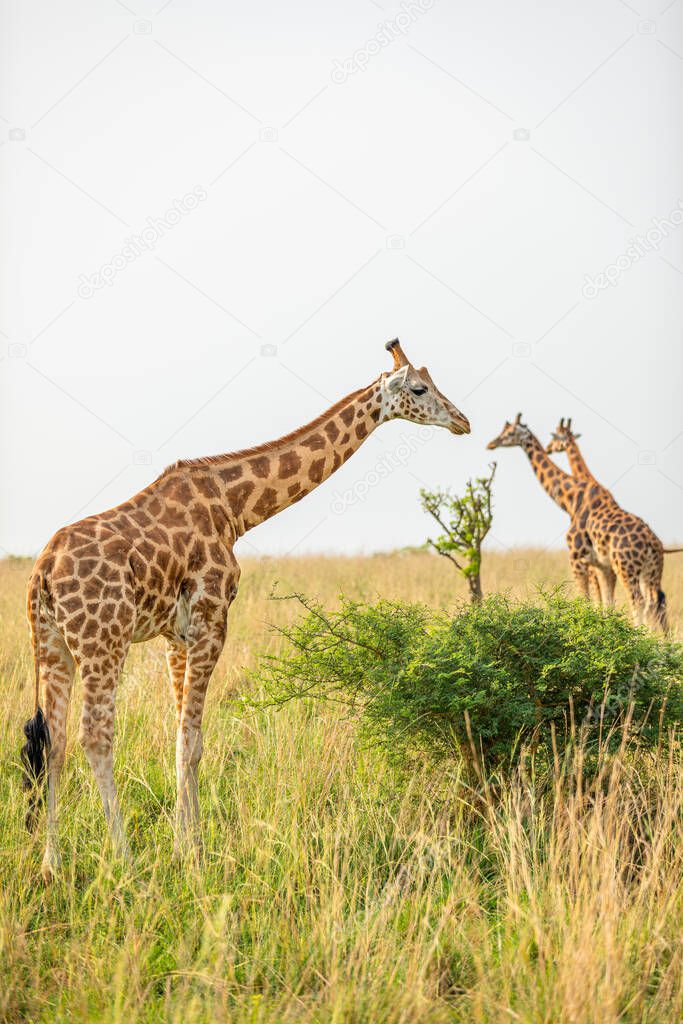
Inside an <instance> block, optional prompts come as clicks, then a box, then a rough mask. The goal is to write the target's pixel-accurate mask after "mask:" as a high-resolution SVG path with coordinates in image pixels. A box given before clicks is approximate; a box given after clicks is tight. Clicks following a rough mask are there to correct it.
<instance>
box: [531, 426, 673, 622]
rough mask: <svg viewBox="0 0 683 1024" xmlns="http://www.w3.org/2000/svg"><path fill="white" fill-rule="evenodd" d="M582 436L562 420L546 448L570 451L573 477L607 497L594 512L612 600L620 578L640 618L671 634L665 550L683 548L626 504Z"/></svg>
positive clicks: (597, 549) (596, 545)
mask: <svg viewBox="0 0 683 1024" xmlns="http://www.w3.org/2000/svg"><path fill="white" fill-rule="evenodd" d="M580 436H581V435H580V434H576V433H574V431H573V430H572V421H571V419H568V420H566V422H565V420H564V419H561V420H560V422H559V424H558V425H557V428H556V429H555V430H554V431H553V434H552V437H551V439H550V442H549V444H548V446H547V448H546V451H548V452H566V453H567V458H568V460H569V466H570V469H571V471H572V475H573V477H574V478H575V479H576V480H581V481H584V482H586V483H587V484H588V486H589V490H588V500H589V502H590V500H591V496H592V495H593V494H595V493H596V488H597V489H599V493H601V494H602V495H603V496H604V497H605V498H606V500H605V502H604V504H602V505H601V507H600V509H599V511H598V512H597V513H596V514H595V515H594V516H593V517H591V527H590V533H591V540H592V543H593V550H594V553H595V554H594V557H595V561H596V564H597V565H598V567H599V570H600V573H601V575H602V577H603V579H604V580H606V582H607V597H608V602H609V603H612V602H613V601H614V587H615V585H616V580H617V577H619V579H620V580H621V582H622V584H623V586H624V589H625V590H626V594H627V597H628V599H629V604H630V606H631V611H632V614H633V617H634V620H635V621H636V622H646V623H648V624H649V625H650V626H655V627H656V626H658V627H659V628H661V629H662V630H663V631H664V632H665V633H666V632H668V624H667V614H666V595H665V594H664V591H663V590H662V586H661V583H662V571H663V568H664V555H665V554H673V553H674V552H677V551H681V550H683V549H681V548H665V547H664V546H663V545H662V542H661V541H660V539H659V537H658V536H657V535H656V534H655V533H654V531H653V530H651V529H650V527H649V526H648V525H647V523H645V522H644V521H643V520H642V519H641V518H640V517H639V516H636V515H633V514H632V513H631V512H626V511H625V510H624V509H622V508H621V506H620V505H619V504H618V503H617V501H616V500H615V498H614V497H613V495H612V494H611V492H610V491H608V490H607V488H605V487H602V486H601V485H600V484H599V483H598V481H597V480H596V479H595V477H594V476H593V474H592V473H591V471H590V470H589V468H588V466H587V464H586V461H585V459H584V457H583V455H582V454H581V450H580V448H579V446H578V444H577V443H576V439H577V438H578V437H580Z"/></svg>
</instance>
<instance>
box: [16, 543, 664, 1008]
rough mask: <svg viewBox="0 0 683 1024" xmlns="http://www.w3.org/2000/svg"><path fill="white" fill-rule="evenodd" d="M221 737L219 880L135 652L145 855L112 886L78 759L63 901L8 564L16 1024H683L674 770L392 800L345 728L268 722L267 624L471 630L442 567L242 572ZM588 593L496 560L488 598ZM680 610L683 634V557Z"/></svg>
mask: <svg viewBox="0 0 683 1024" xmlns="http://www.w3.org/2000/svg"><path fill="white" fill-rule="evenodd" d="M242 566H243V573H242V581H241V585H240V593H239V596H238V599H237V601H236V602H235V604H234V605H233V608H232V610H231V615H230V628H229V638H228V642H227V645H226V648H225V651H224V654H223V656H222V658H221V661H220V663H219V666H218V668H217V670H216V672H215V674H214V677H213V680H212V684H211V688H210V690H209V696H208V700H207V707H206V713H205V730H204V756H203V760H202V766H201V782H200V792H201V803H202V815H203V833H204V855H203V859H202V862H201V864H200V866H199V867H198V868H194V867H187V868H181V867H178V866H176V865H174V864H172V863H171V859H170V854H171V847H172V813H173V806H174V731H175V730H174V727H175V722H174V713H173V710H172V706H171V705H172V702H171V699H170V693H169V688H168V683H167V679H166V672H165V664H164V655H163V647H162V646H161V645H160V644H158V643H156V642H155V643H151V644H146V645H140V646H138V647H136V648H134V649H133V651H132V652H131V655H130V657H129V660H128V663H127V665H126V669H125V673H124V677H123V679H122V682H121V685H120V689H119V695H118V717H117V744H116V777H117V781H118V784H119V787H120V793H121V797H122V803H123V807H124V811H125V813H126V815H127V818H128V830H129V834H130V837H131V843H132V847H133V851H134V859H133V863H132V865H131V866H122V865H120V864H118V863H112V861H111V858H110V855H109V850H108V845H107V840H106V831H105V825H104V818H103V814H102V810H101V806H100V801H99V796H98V794H97V792H96V787H95V784H94V781H93V779H92V776H91V774H90V772H89V769H88V768H87V765H86V763H85V759H84V756H83V753H82V751H81V749H80V747H79V745H78V742H77V739H76V735H77V720H78V713H79V710H80V699H79V684H78V682H77V683H76V689H75V699H74V701H73V703H72V721H71V728H70V737H69V748H68V753H67V764H66V768H65V771H64V776H63V784H62V790H61V831H62V852H63V856H64V866H63V875H62V878H61V879H60V880H59V881H57V882H56V883H54V884H53V885H52V886H50V887H47V888H46V887H45V886H44V884H43V882H42V880H41V878H40V860H41V857H42V842H43V835H42V829H41V830H40V831H39V833H38V835H37V836H36V837H35V838H31V837H29V836H28V834H27V833H26V832H25V829H24V813H25V797H24V794H23V792H22V790H21V785H20V776H19V768H18V752H19V748H20V745H21V726H22V723H23V722H24V720H25V719H26V718H27V717H28V715H29V713H30V711H31V707H32V700H33V684H32V679H31V665H30V648H29V643H28V636H27V629H26V624H25V619H24V587H25V583H26V579H27V577H28V574H29V571H30V562H28V561H23V560H14V559H12V560H5V561H3V562H2V563H0V631H1V632H0V635H1V637H2V645H1V651H0V658H1V670H2V682H1V685H2V700H1V701H0V858H1V860H0V885H1V891H0V1020H1V1021H3V1022H9V1021H11V1022H15V1021H24V1020H28V1021H32V1022H48V1021H95V1022H97V1021H102V1022H104V1021H106V1022H114V1021H116V1022H121V1024H138V1022H152V1021H155V1022H156V1021H160V1020H163V1021H172V1022H176V1024H181V1022H182V1024H195V1022H204V1021H206V1022H209V1021H231V1022H232V1021H234V1022H244V1024H246V1022H250V1024H257V1022H264V1024H265V1022H268V1024H275V1022H287V1021H297V1022H298V1021H301V1022H311V1024H312V1022H321V1024H322V1022H328V1021H329V1022H332V1021H334V1022H342V1021H344V1022H345V1021H353V1022H373V1024H374V1022H397V1021H405V1022H417V1021H419V1022H427V1024H431V1022H434V1024H441V1022H447V1021H448V1022H463V1024H464V1022H470V1021H471V1022H482V1024H483V1022H494V1021H495V1022H497V1021H523V1022H534V1024H536V1022H539V1024H540V1022H548V1024H565V1022H567V1024H584V1022H585V1024H588V1022H591V1024H598V1022H599V1024H616V1022H643V1024H644V1022H648V1024H655V1022H657V1024H665V1022H666V1024H669V1022H673V1021H679V1020H681V1019H683V884H682V883H683V817H682V809H683V770H682V768H681V762H680V759H679V757H678V755H677V752H676V750H673V751H671V750H669V751H668V752H666V751H665V750H664V749H662V750H661V751H654V752H652V753H650V754H648V755H647V756H635V755H632V754H631V752H630V751H629V750H628V749H625V750H624V751H622V755H621V756H620V757H617V758H616V759H614V760H611V761H610V762H609V763H605V765H604V766H603V771H602V775H601V777H600V779H599V782H598V784H597V785H593V786H592V787H591V786H589V785H588V784H587V783H586V781H585V780H583V779H582V778H581V774H580V770H579V769H572V770H568V771H564V770H563V766H562V765H558V767H557V770H556V772H555V777H554V778H553V777H551V778H550V779H548V778H547V777H546V778H545V779H543V780H541V779H540V778H536V777H535V775H534V773H533V771H531V772H524V773H518V774H515V775H513V776H512V777H511V778H508V779H507V781H500V782H499V783H498V784H497V785H496V786H495V787H493V789H487V790H485V791H482V790H481V789H477V788H476V787H474V786H473V785H472V784H471V782H470V783H468V781H467V779H466V777H465V775H464V774H462V773H461V772H460V770H459V768H458V765H457V764H454V766H453V769H452V771H450V772H448V773H446V774H444V773H443V771H441V772H440V773H439V774H435V773H434V772H433V771H430V770H429V769H427V768H426V767H425V770H424V771H419V770H418V771H417V772H416V773H415V774H414V775H413V777H412V778H410V779H408V780H406V779H405V778H400V779H399V778H397V776H396V774H395V771H394V769H393V768H392V766H391V765H390V764H389V763H388V762H387V760H386V758H384V757H383V756H382V755H381V753H380V752H379V751H378V750H377V749H375V748H372V747H369V746H368V745H367V744H364V743H363V742H362V741H361V739H360V737H359V733H358V729H357V725H356V722H355V721H354V719H353V718H352V717H351V716H350V715H349V713H348V712H347V711H346V710H345V709H344V708H337V707H335V706H334V704H333V703H326V704H313V703H311V702H303V701H293V702H290V703H288V704H286V705H285V706H283V707H282V708H281V709H274V708H270V709H256V708H254V707H253V706H251V705H250V704H249V703H248V701H245V700H243V699H242V698H244V697H254V696H256V697H258V695H259V683H258V678H254V677H252V676H250V675H249V670H251V669H254V668H255V667H256V666H257V659H258V655H259V653H260V652H263V651H264V650H267V651H271V652H272V651H275V650H277V647H278V644H279V643H280V640H279V639H278V637H277V636H276V635H274V634H273V633H272V632H271V631H270V630H269V623H279V624H283V623H285V622H287V621H289V620H290V619H291V617H292V616H293V615H294V614H296V612H297V608H296V606H295V604H294V603H293V602H288V601H270V600H269V595H270V593H271V590H272V587H273V584H274V583H275V582H276V581H279V585H278V590H279V592H280V593H283V594H284V593H287V592H291V591H303V592H304V593H306V594H308V595H310V596H312V597H316V598H319V599H320V600H321V601H322V602H323V603H324V604H328V605H329V604H333V603H334V601H335V600H336V598H337V595H338V594H339V593H340V592H343V593H345V594H347V595H349V596H351V597H359V598H363V599H368V600H374V599H375V598H377V597H378V596H382V597H386V598H391V599H400V600H407V601H421V602H424V603H426V604H429V605H433V606H437V607H439V606H450V605H452V604H453V603H454V602H456V601H458V600H460V599H462V598H464V596H465V586H464V583H463V582H462V581H461V580H460V579H459V578H458V577H457V575H456V573H455V572H454V570H453V568H452V567H451V566H450V565H449V564H448V563H447V562H445V561H444V560H442V559H439V558H438V557H437V556H435V555H428V554H426V553H423V552H406V553H397V554H394V555H377V556H373V557H364V558H361V557H358V558H337V557H334V558H332V557H330V558H323V557H315V558H314V557H310V558H303V557H302V558H288V559H275V558H273V559H264V560H254V559H243V560H242ZM566 578H567V560H566V556H565V554H564V553H560V552H558V553H541V552H534V551H521V550H518V551H514V552H509V553H506V554H489V555H487V556H486V559H485V561H484V569H483V584H484V589H485V590H486V591H488V592H491V591H494V590H501V591H509V592H510V593H511V594H513V595H517V596H526V595H528V594H529V593H533V592H534V590H535V588H537V587H539V586H555V585H557V584H559V583H561V582H562V581H565V580H566ZM664 586H665V589H666V591H667V594H668V598H669V611H670V617H671V620H672V624H673V628H674V634H675V635H677V636H679V637H680V636H681V633H682V632H683V556H678V560H677V558H676V556H670V557H669V558H668V559H667V569H666V575H665V581H664Z"/></svg>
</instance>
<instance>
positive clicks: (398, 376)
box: [384, 366, 409, 395]
mask: <svg viewBox="0 0 683 1024" xmlns="http://www.w3.org/2000/svg"><path fill="white" fill-rule="evenodd" d="M408 369H409V367H407V366H402V367H401V369H400V370H396V372H395V373H392V374H390V375H389V376H388V377H387V379H386V380H385V382H384V386H385V388H386V389H387V391H388V392H389V393H390V394H392V395H395V394H396V392H397V391H400V390H401V388H402V387H403V385H404V384H405V382H406V378H407V376H408Z"/></svg>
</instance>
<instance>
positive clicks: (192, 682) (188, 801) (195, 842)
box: [174, 608, 227, 859]
mask: <svg viewBox="0 0 683 1024" xmlns="http://www.w3.org/2000/svg"><path fill="white" fill-rule="evenodd" d="M226 616H227V608H225V609H223V610H222V611H221V613H220V614H216V615H214V616H212V617H211V618H210V619H207V618H206V617H202V618H201V619H200V618H199V617H197V620H195V622H194V623H193V625H192V628H191V630H190V642H189V644H188V649H187V665H186V670H185V674H184V685H183V691H182V704H181V708H180V714H179V718H178V733H177V738H176V782H177V804H176V831H175V843H174V858H176V859H179V858H181V857H183V856H184V855H190V856H193V857H197V856H198V854H199V848H200V831H199V794H198V781H197V780H198V769H199V762H200V760H201V756H202V715H203V712H204V700H205V697H206V690H207V687H208V685H209V679H210V678H211V673H212V672H213V669H214V667H215V665H216V662H217V661H218V657H219V655H220V653H221V650H222V649H223V643H224V642H225V634H226Z"/></svg>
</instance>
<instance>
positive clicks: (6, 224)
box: [0, 0, 683, 554]
mask: <svg viewBox="0 0 683 1024" xmlns="http://www.w3.org/2000/svg"><path fill="white" fill-rule="evenodd" d="M0 10H1V12H2V25H3V33H2V36H1V41H0V68H1V69H2V70H1V71H0V88H1V91H2V101H1V103H0V141H1V142H2V145H1V146H0V176H1V181H2V192H1V196H0V225H1V227H0V232H1V234H0V245H1V247H2V254H3V259H2V266H1V270H0V273H1V275H2V295H3V302H2V308H1V310H0V331H1V332H2V334H1V336H0V342H1V346H0V356H1V357H2V361H1V362H0V373H1V374H2V380H3V384H2V388H3V394H2V409H3V417H2V433H3V437H2V449H1V451H2V479H3V488H2V491H3V500H2V510H1V531H0V545H2V548H3V550H4V552H11V553H21V554H31V553H35V552H37V551H38V550H39V549H40V548H41V547H42V546H43V544H44V543H45V542H46V541H47V540H48V539H49V538H50V536H51V535H52V534H53V533H54V531H55V530H57V529H58V528H59V527H60V526H62V525H64V524H65V523H67V522H70V521H74V520H75V519H78V518H81V517H82V516H84V515H87V514H90V513H93V512H97V511H100V510H102V509H105V508H108V507H110V506H112V505H114V504H117V503H118V502H120V501H123V500H125V499H126V498H127V497H129V496H130V495H132V494H133V493H135V492H136V491H137V490H139V489H140V488H142V487H143V486H145V485H146V484H147V483H149V482H150V480H151V479H153V478H154V477H155V476H156V475H157V474H158V473H159V472H161V470H162V469H163V468H164V466H166V465H167V464H168V463H170V462H173V461H175V460H176V459H177V458H181V457H193V456H199V455H208V454H212V453H215V452H220V451H231V450H235V449H238V448H241V447H245V446H248V445H253V444H256V443H259V442H261V441H265V440H268V439H273V438H276V437H278V436H280V435H281V434H283V433H285V432H288V431H290V430H292V429H294V428H295V427H297V426H299V425H302V424H304V423H305V422H307V421H308V420H310V419H312V418H313V417H315V416H316V415H318V414H319V413H320V412H322V411H323V409H324V408H325V407H326V406H328V405H330V404H332V403H333V402H335V401H336V400H337V399H339V398H340V397H341V396H342V395H344V394H346V393H347V392H349V391H352V390H354V389H355V388H357V387H360V386H363V385H365V384H367V383H369V382H370V381H371V380H373V379H374V378H375V377H376V376H377V375H378V374H379V373H380V372H381V371H383V370H385V369H388V368H389V366H390V360H389V357H388V355H387V353H385V351H384V347H383V346H384V342H385V341H386V340H387V339H389V338H393V337H394V336H396V335H398V336H399V337H400V338H401V341H402V343H403V345H404V348H405V350H406V353H407V354H408V356H409V358H410V359H411V360H413V361H414V362H415V364H416V365H418V366H420V365H422V364H426V365H427V366H428V367H429V369H430V372H431V374H432V376H433V378H434V380H435V382H436V383H437V385H438V386H439V388H440V389H441V390H442V391H443V392H444V393H445V394H446V395H447V396H448V397H449V398H450V399H451V400H452V401H453V402H454V403H455V404H456V405H458V406H459V407H460V408H461V409H462V410H463V411H464V412H465V413H466V414H467V415H468V416H469V418H470V420H471V423H472V427H473V431H472V435H471V436H470V437H454V436H452V435H450V434H448V433H447V432H445V431H433V432H427V434H425V432H424V431H421V430H420V428H418V427H416V426H414V425H412V424H407V423H401V422H396V423H392V424H387V425H384V426H382V427H380V428H379V429H378V430H377V431H376V433H375V434H374V435H373V436H372V437H371V438H370V439H369V441H368V442H367V443H366V444H365V445H364V447H363V448H362V449H361V450H360V451H359V452H358V453H357V454H356V455H355V456H354V457H353V458H352V459H351V461H350V462H349V463H347V464H346V465H345V466H344V467H343V468H342V469H340V470H339V471H338V472H337V473H336V474H335V475H334V476H333V477H332V478H331V479H330V480H329V481H327V482H326V483H325V484H324V485H323V486H322V487H320V488H319V489H318V490H317V491H316V492H314V493H313V494H311V495H310V496H308V497H307V498H306V500H305V501H303V502H301V503H300V504H298V505H296V506H294V507H293V508H291V509H289V510H287V511H286V512H284V513H282V514H281V515H279V516H277V517H275V518H274V519H273V520H271V521H270V522H268V523H266V524H264V525H262V526H260V527H258V528H257V529H256V530H254V531H252V532H251V533H250V534H248V535H247V537H246V538H245V539H244V540H243V541H242V542H240V545H241V550H242V551H243V552H250V553H253V552H255V551H257V552H263V553H276V552H277V553H280V552H288V551H295V552H297V553H303V552H307V551H341V552H357V551H367V552H370V551H374V550H381V549H387V548H393V547H398V546H402V545H408V544H420V543H422V542H423V541H424V539H425V537H426V536H427V534H428V533H429V529H430V525H429V522H428V519H427V517H426V516H425V515H424V513H422V511H421V510H420V507H419V501H418V491H419V488H420V487H421V486H429V487H432V486H442V487H445V486H451V487H453V488H454V489H456V490H457V489H459V488H461V487H462V486H463V484H464V482H465V481H466V480H467V478H468V476H470V475H473V474H479V473H481V472H484V471H485V470H486V467H487V465H488V462H489V460H490V456H491V453H489V452H487V451H486V450H485V445H486V442H487V441H488V440H489V439H490V438H491V437H492V436H493V435H494V434H496V433H498V431H499V430H500V428H501V425H502V423H503V421H504V420H505V419H506V418H510V417H512V416H514V415H515V414H516V412H517V411H518V410H522V411H523V413H524V417H525V419H526V421H527V422H528V424H529V426H530V427H531V429H532V430H534V431H535V432H536V433H538V435H539V436H540V437H541V439H543V440H545V439H547V437H548V435H549V432H550V430H551V429H552V427H553V426H554V425H555V424H556V422H557V420H558V419H559V417H560V416H573V418H574V424H575V427H576V428H577V429H578V430H580V431H581V432H582V434H583V438H582V442H583V448H584V453H585V456H586V458H587V460H588V462H589V465H590V466H591V468H592V469H593V471H594V472H595V474H596V475H597V476H598V478H599V479H601V480H602V482H603V483H605V484H606V485H608V486H611V487H612V489H613V491H614V493H615V495H616V497H617V498H618V500H619V501H620V502H621V503H622V505H623V506H624V507H625V508H627V509H629V510H631V511H634V512H637V513H638V514H640V515H642V516H643V517H644V518H645V519H646V520H647V521H648V522H649V523H650V525H651V526H652V527H653V528H654V529H655V531H656V532H657V533H658V534H659V535H660V536H661V537H662V539H663V540H664V541H665V542H667V543H671V542H673V541H675V540H678V541H682V540H683V522H682V520H683V517H682V512H683V465H682V462H683V460H682V456H683V412H682V409H681V400H680V394H681V384H682V377H683V366H682V363H683V355H682V349H681V324H682V322H683V289H682V288H681V285H682V284H683V277H682V275H683V224H681V223H680V221H682V220H683V174H682V171H683V152H682V149H683V145H682V142H681V131H680V125H681V123H682V116H681V115H682V113H683V88H682V86H683V0H674V2H673V3H670V2H668V0H659V3H652V2H649V0H634V3H633V4H631V3H630V0H629V2H626V0H600V2H596V0H574V2H571V3H570V2H568V0H564V2H562V3H556V2H551V3H547V4H539V3H537V2H535V3H534V2H523V3H510V2H505V0H492V2H480V3H448V2H446V0H433V2H430V0H422V2H421V3H420V2H410V3H409V2H405V3H403V4H402V5H394V4H390V3H389V4H387V3H384V0H382V2H379V0H350V2H347V3H344V4H340V3H329V2H322V3H321V2H317V3H313V2H301V0H298V2H297V0H293V2H291V3H288V4H286V5H283V4H279V3H274V2H272V0H261V2H252V3H249V4H245V3H236V2H228V3H218V2H208V0H206V2H202V0H197V2H194V3H190V2H189V0H168V2H166V3H163V2H162V0H157V2H156V3H148V2H144V0H131V2H130V3H128V2H125V3H124V2H123V0H118V2H117V0H89V2H85V0H79V2H69V0H65V2H63V3H60V4H54V3H48V2H47V0H36V2H32V3H21V4H19V3H16V2H15V3H7V2H3V3H2V4H1V5H0ZM662 222H665V223H662ZM648 232H649V234H648ZM634 240H635V242H634ZM145 246H147V248H145ZM496 454H497V459H498V465H499V469H498V475H497V480H496V485H497V486H496V493H495V506H496V513H495V521H494V527H493V537H492V541H491V543H492V545H493V546H499V547H501V546H514V545H521V544H524V545H529V544H534V545H547V546H550V547H559V546H562V544H563V537H564V533H565V531H566V529H567V526H568V522H567V519H566V516H565V515H564V514H563V513H562V512H561V511H560V510H559V509H558V508H557V507H556V506H555V505H553V503H552V502H551V501H550V499H548V498H547V497H546V496H545V495H544V494H543V492H542V491H541V489H540V487H539V485H538V484H537V483H536V481H535V480H534V478H533V476H532V474H531V470H530V468H529V465H528V463H527V461H526V459H525V457H524V455H523V454H522V452H521V451H519V450H502V451H499V452H498V453H496ZM561 459H562V457H561V456H559V457H558V461H560V460H561ZM0 553H2V552H0Z"/></svg>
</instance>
